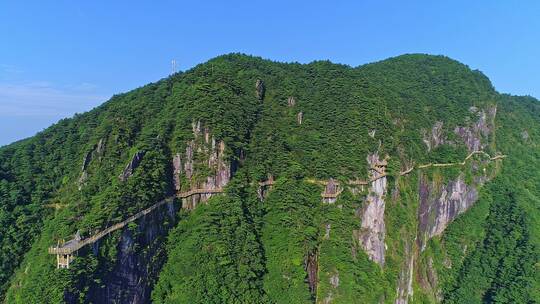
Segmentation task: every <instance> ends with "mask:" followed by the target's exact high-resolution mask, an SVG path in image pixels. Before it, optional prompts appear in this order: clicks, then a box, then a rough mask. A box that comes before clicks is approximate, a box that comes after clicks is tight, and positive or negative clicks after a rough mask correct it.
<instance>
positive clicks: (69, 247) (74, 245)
mask: <svg viewBox="0 0 540 304" xmlns="http://www.w3.org/2000/svg"><path fill="white" fill-rule="evenodd" d="M215 193H223V189H221V188H218V189H193V190H190V191H187V192H182V193H178V194H177V195H176V197H177V198H187V197H190V196H192V195H195V194H215ZM173 200H174V197H168V198H166V199H164V200H162V201H159V202H157V203H155V204H154V205H152V206H150V207H148V208H146V209H144V210H142V211H139V212H137V213H135V214H134V215H132V216H130V217H128V218H127V219H125V220H123V221H121V222H119V223H117V224H114V225H112V226H109V227H107V228H105V229H104V230H102V231H100V232H98V233H96V234H94V235H93V236H91V237H89V238H86V239H83V240H79V239H77V238H74V239H72V240H70V241H68V242H65V243H63V244H58V245H57V246H54V247H49V250H48V251H49V254H65V255H67V254H72V253H73V252H75V251H77V250H79V249H81V248H82V247H84V246H86V245H89V244H92V243H95V242H96V241H98V240H99V239H101V238H103V237H104V236H106V235H108V234H110V233H112V232H114V231H116V230H118V229H121V228H123V227H125V226H126V225H127V224H129V223H131V222H133V221H135V220H136V219H138V218H140V217H142V216H144V215H147V214H148V213H151V212H152V211H154V210H155V209H157V208H159V207H161V206H162V205H164V204H166V203H172V202H173Z"/></svg>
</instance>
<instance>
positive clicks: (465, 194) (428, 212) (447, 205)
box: [418, 175, 478, 250]
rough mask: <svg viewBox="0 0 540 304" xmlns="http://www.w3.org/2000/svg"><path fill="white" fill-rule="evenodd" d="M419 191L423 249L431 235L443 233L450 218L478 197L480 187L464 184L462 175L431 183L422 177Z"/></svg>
mask: <svg viewBox="0 0 540 304" xmlns="http://www.w3.org/2000/svg"><path fill="white" fill-rule="evenodd" d="M419 194H420V206H419V209H418V225H419V227H418V234H419V238H418V241H419V244H420V248H421V250H423V249H424V248H425V245H426V243H427V241H428V240H429V239H430V238H432V237H433V236H435V235H440V234H441V233H442V232H443V231H444V229H446V227H447V226H448V224H449V223H450V222H451V221H453V220H454V219H455V218H456V217H457V216H458V215H459V214H461V213H463V212H465V211H466V210H467V209H469V208H470V207H471V206H472V205H473V204H474V202H476V200H477V199H478V190H477V189H476V188H475V187H473V186H469V185H467V184H465V182H464V178H463V175H460V176H459V177H458V178H457V179H456V180H452V181H450V182H448V184H446V185H437V184H436V183H435V182H431V183H430V182H428V181H427V180H426V178H425V177H424V176H422V177H421V179H420V189H419Z"/></svg>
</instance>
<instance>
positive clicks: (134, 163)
mask: <svg viewBox="0 0 540 304" xmlns="http://www.w3.org/2000/svg"><path fill="white" fill-rule="evenodd" d="M145 153H146V152H145V151H137V152H136V153H135V154H134V155H133V157H132V158H131V160H130V161H129V163H128V164H127V165H126V167H125V168H124V171H123V172H122V174H120V175H119V176H118V178H119V179H120V181H122V182H125V181H127V179H128V178H129V177H130V176H132V175H133V172H134V171H135V169H137V167H139V165H140V164H141V161H142V159H143V157H144V154H145Z"/></svg>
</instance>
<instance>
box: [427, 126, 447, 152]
mask: <svg viewBox="0 0 540 304" xmlns="http://www.w3.org/2000/svg"><path fill="white" fill-rule="evenodd" d="M442 128H443V122H442V121H437V122H436V123H435V125H433V128H432V129H431V132H424V136H423V138H422V141H424V143H425V144H426V146H427V149H428V152H429V151H431V150H432V149H435V148H437V147H438V146H440V145H442V144H444V143H445V142H446V138H444V137H443V129H442Z"/></svg>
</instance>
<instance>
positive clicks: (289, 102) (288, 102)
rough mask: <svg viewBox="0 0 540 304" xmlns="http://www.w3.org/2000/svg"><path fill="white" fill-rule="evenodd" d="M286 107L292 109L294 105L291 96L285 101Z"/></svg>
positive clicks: (294, 101)
mask: <svg viewBox="0 0 540 304" xmlns="http://www.w3.org/2000/svg"><path fill="white" fill-rule="evenodd" d="M287 105H288V106H289V107H294V105H296V99H294V97H292V96H291V97H289V98H288V99H287Z"/></svg>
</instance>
